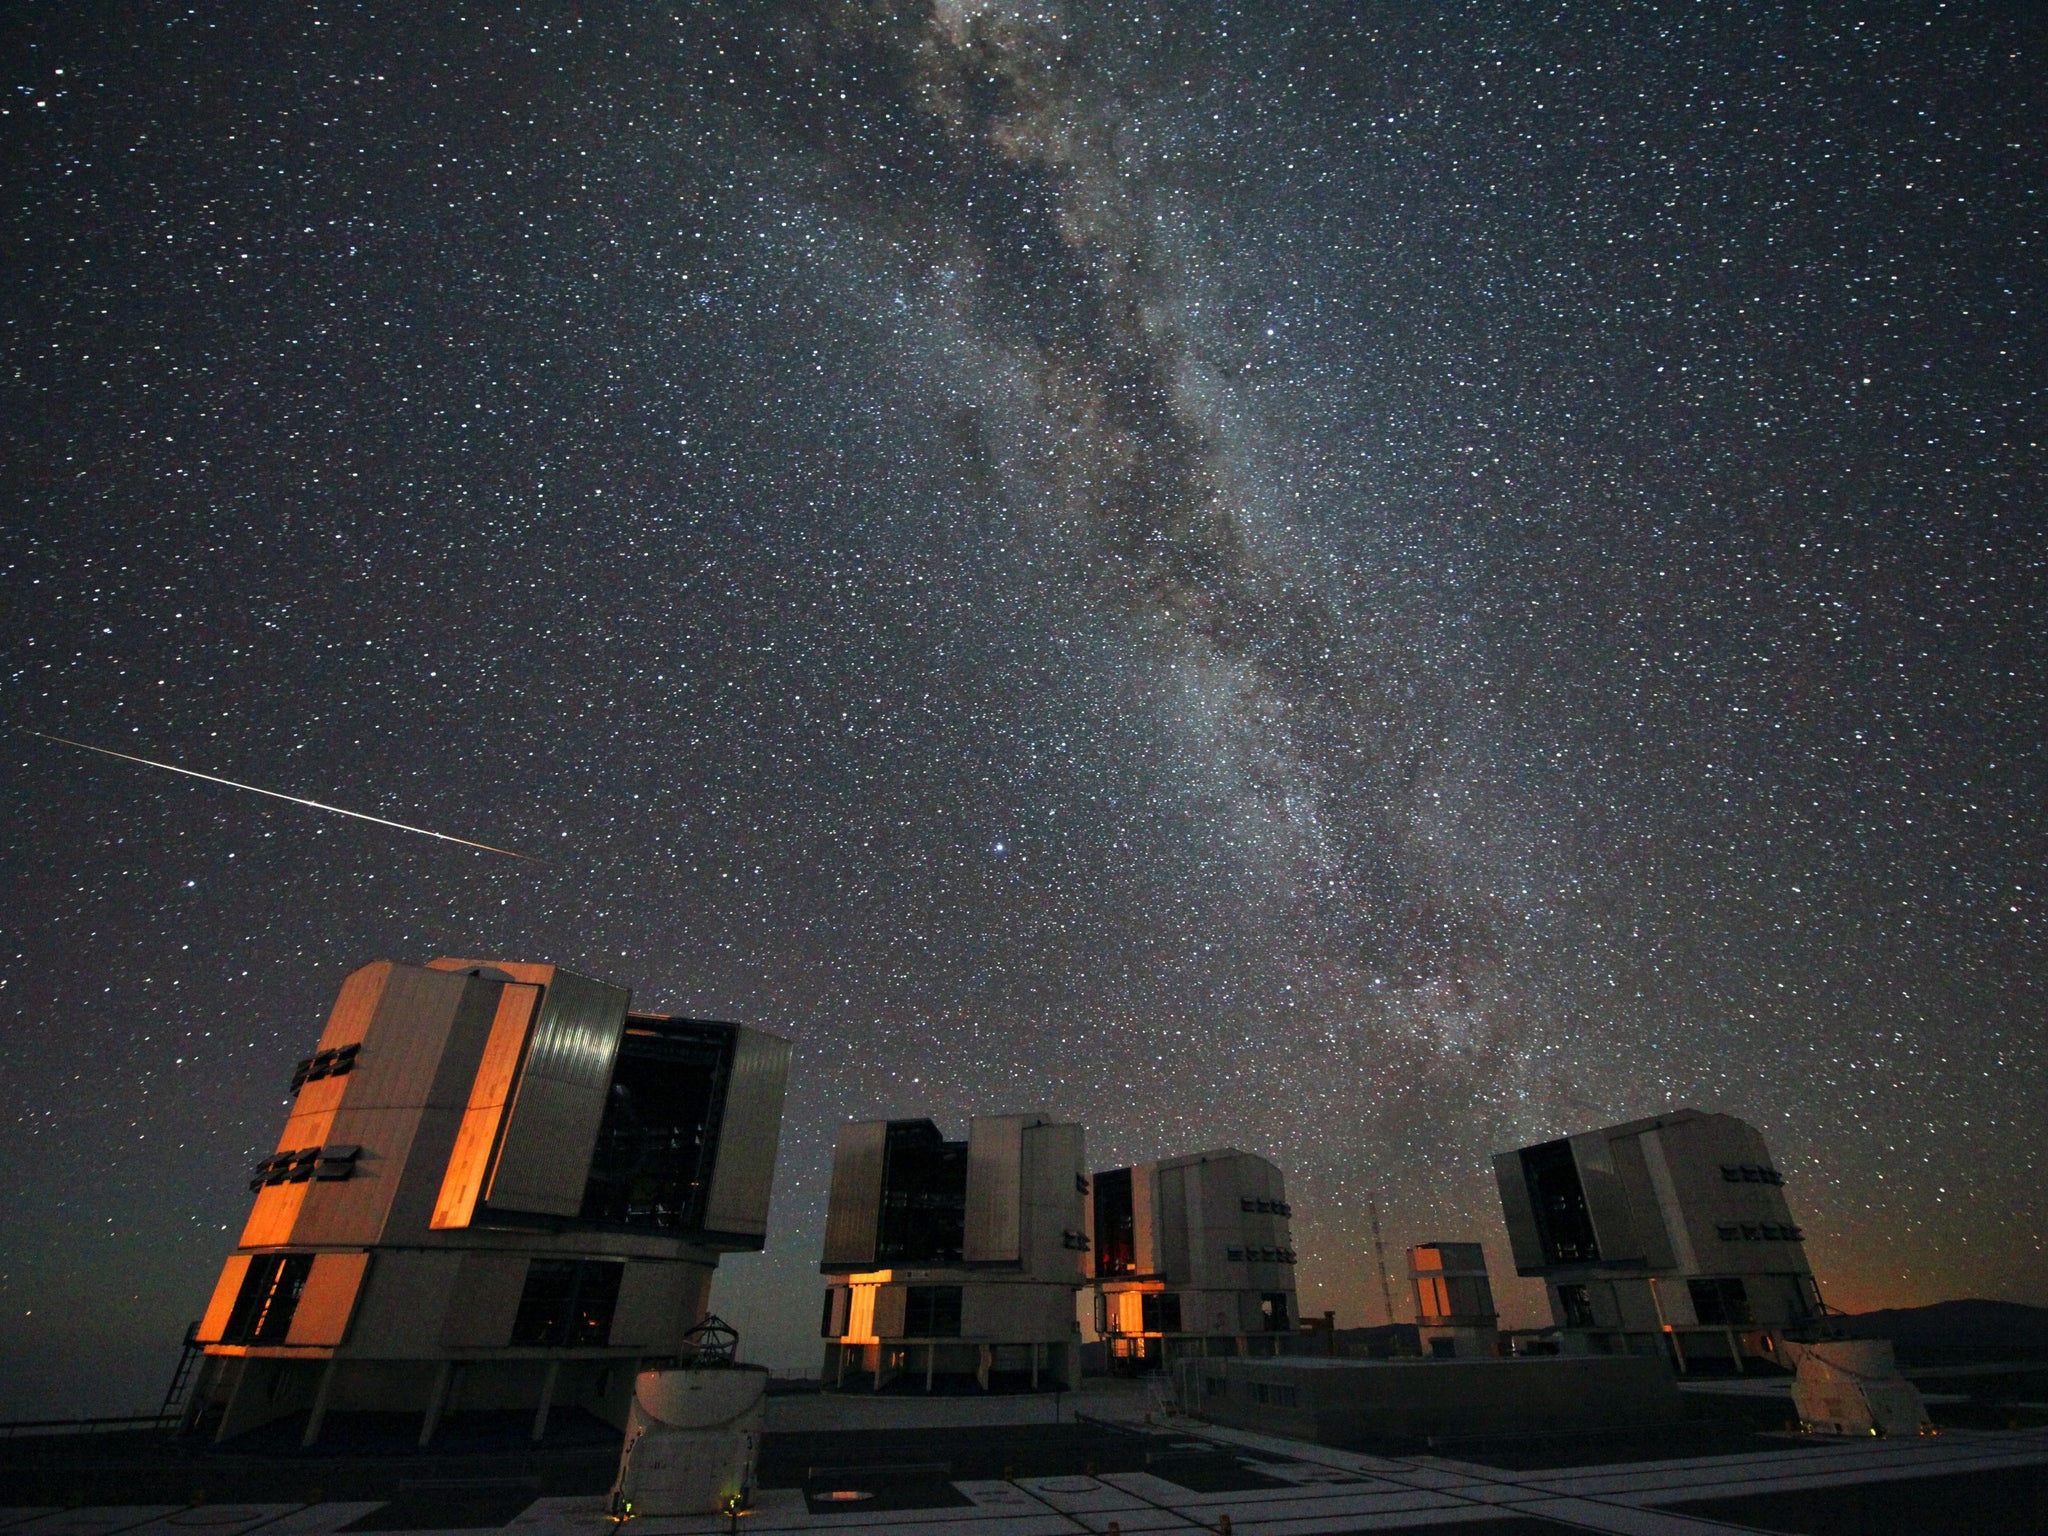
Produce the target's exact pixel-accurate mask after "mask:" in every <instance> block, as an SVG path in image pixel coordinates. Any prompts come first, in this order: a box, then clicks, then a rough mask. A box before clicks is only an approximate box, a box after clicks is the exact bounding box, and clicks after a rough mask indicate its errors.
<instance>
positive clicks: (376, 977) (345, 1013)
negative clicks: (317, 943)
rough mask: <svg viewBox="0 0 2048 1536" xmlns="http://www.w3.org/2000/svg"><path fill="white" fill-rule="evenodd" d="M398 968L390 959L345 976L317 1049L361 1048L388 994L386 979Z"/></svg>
mask: <svg viewBox="0 0 2048 1536" xmlns="http://www.w3.org/2000/svg"><path fill="white" fill-rule="evenodd" d="M396 969H398V967H397V966H396V965H395V964H393V963H392V962H391V961H389V960H372V961H371V962H370V963H369V964H368V965H364V966H358V967H357V968H356V969H355V970H353V971H350V972H349V973H348V975H347V976H345V977H343V978H342V982H341V991H340V992H338V993H337V994H336V995H335V998H334V1007H333V1008H332V1009H331V1010H330V1011H329V1013H328V1015H327V1027H326V1028H325V1029H323V1030H321V1031H320V1044H319V1045H318V1046H317V1047H316V1049H318V1050H323V1051H333V1050H339V1049H340V1048H341V1047H342V1046H344V1045H360V1044H361V1043H362V1041H363V1037H364V1036H366V1035H367V1034H369V1032H370V1020H371V1019H372V1018H373V1017H374V1016H375V1015H376V1012H377V1004H378V1002H379V1000H380V999H381V998H382V997H383V995H384V983H385V980H386V978H388V977H389V976H390V974H391V972H393V971H394V970H396Z"/></svg>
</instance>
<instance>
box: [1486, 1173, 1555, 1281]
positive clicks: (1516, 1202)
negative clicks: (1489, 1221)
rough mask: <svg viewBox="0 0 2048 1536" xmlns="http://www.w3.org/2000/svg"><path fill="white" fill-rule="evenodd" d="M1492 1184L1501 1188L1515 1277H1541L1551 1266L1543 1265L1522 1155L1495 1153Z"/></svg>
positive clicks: (1533, 1206) (1503, 1216) (1502, 1205)
mask: <svg viewBox="0 0 2048 1536" xmlns="http://www.w3.org/2000/svg"><path fill="white" fill-rule="evenodd" d="M1493 1181H1494V1183H1495V1184H1496V1185H1498V1186H1499V1188H1500V1213H1501V1219H1502V1220H1503V1221H1504V1222H1505V1223H1506V1224H1507V1229H1508V1247H1509V1248H1510V1249H1511V1250H1512V1251H1513V1253H1514V1256H1515V1273H1516V1274H1518V1275H1540V1274H1542V1273H1543V1272H1544V1270H1545V1269H1546V1268H1548V1266H1547V1265H1546V1264H1545V1263H1544V1262H1543V1239H1542V1237H1541V1236H1540V1235H1539V1234H1538V1233H1537V1230H1536V1205H1535V1202H1534V1201H1532V1200H1531V1199H1530V1198H1529V1180H1528V1178H1527V1177H1526V1176H1525V1175H1524V1174H1523V1172H1522V1154H1521V1153H1520V1152H1496V1153H1494V1155H1493Z"/></svg>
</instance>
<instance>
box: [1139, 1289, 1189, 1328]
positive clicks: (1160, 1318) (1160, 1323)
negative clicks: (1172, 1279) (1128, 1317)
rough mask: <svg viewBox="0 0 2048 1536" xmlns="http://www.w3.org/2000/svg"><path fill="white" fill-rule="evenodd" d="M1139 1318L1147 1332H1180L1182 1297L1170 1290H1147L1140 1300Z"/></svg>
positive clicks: (1141, 1325)
mask: <svg viewBox="0 0 2048 1536" xmlns="http://www.w3.org/2000/svg"><path fill="white" fill-rule="evenodd" d="M1138 1319H1139V1326H1140V1327H1142V1328H1143V1329H1144V1330H1145V1332H1147V1333H1179V1332H1180V1297H1178V1296H1176V1295H1174V1294H1173V1293H1172V1292H1170V1291H1147V1292H1146V1293H1145V1294H1144V1295H1143V1296H1142V1297H1140V1298H1139V1301H1138Z"/></svg>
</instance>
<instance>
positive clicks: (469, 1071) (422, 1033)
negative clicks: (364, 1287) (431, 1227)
mask: <svg viewBox="0 0 2048 1536" xmlns="http://www.w3.org/2000/svg"><path fill="white" fill-rule="evenodd" d="M500 985H501V984H500V983H497V982H489V981H479V980H475V979H472V978H471V977H468V976H463V975H453V974H450V973H448V972H445V971H435V970H429V969H427V968H426V967H424V966H412V965H401V966H393V967H392V968H391V971H390V974H389V977H388V979H387V981H386V984H385V987H384V991H383V995H382V996H381V997H380V998H379V999H378V1004H377V1011H376V1014H375V1016H374V1017H373V1018H372V1019H371V1020H370V1026H369V1031H368V1033H367V1034H366V1035H365V1036H364V1038H363V1049H362V1054H361V1055H360V1056H359V1057H357V1058H356V1062H357V1064H356V1068H355V1070H354V1071H353V1072H351V1073H349V1074H348V1075H347V1076H346V1077H344V1078H342V1079H341V1081H342V1082H343V1083H344V1084H346V1087H345V1089H344V1092H343V1097H342V1100H341V1103H340V1106H339V1107H338V1108H337V1109H336V1111H335V1114H334V1120H333V1123H332V1124H331V1125H330V1126H329V1127H328V1130H327V1135H326V1138H325V1140H326V1141H328V1142H332V1143H337V1144H341V1145H347V1146H357V1147H360V1148H362V1151H361V1153H360V1154H359V1155H358V1156H357V1158H356V1160H355V1170H354V1172H353V1174H352V1175H351V1176H350V1177H349V1178H346V1179H340V1180H336V1181H334V1182H331V1183H321V1182H315V1183H313V1184H309V1185H305V1186H302V1187H303V1188H305V1189H306V1191H307V1194H306V1198H305V1206H304V1208H303V1209H302V1211H301V1212H300V1215H299V1219H298V1221H297V1223H296V1224H295V1225H294V1227H293V1229H292V1236H291V1241H293V1242H295V1243H318V1244H335V1245H341V1244H347V1245H350V1246H354V1245H356V1244H363V1245H369V1244H373V1243H381V1242H391V1241H397V1240H409V1239H411V1238H413V1237H416V1236H419V1235H422V1234H423V1233H424V1231H425V1229H426V1223H427V1218H428V1216H429V1215H430V1213H431V1210H432V1201H433V1194H434V1191H436V1190H437V1189H438V1188H439V1187H440V1184H441V1180H442V1177H443V1174H444V1172H445V1165H446V1160H447V1155H448V1148H449V1146H450V1145H451V1144H452V1143H453V1140H454V1135H455V1128H456V1125H457V1124H458V1123H459V1120H460V1106H461V1103H462V1100H463V1095H464V1092H465V1091H466V1089H467V1086H468V1082H469V1080H470V1079H471V1078H472V1077H474V1075H475V1072H476V1062H477V1058H478V1057H479V1056H480V1055H481V1054H482V1052H483V1046H484V1041H485V1039H486V1037H487V1036H488V1033H489V1030H490V1022H491V1016H492V1014H493V1012H494V1011H495V1008H496V1004H497V994H498V992H499V989H500ZM330 1081H331V1079H330ZM309 1086H311V1085H309ZM408 1195H409V1198H407V1196H408Z"/></svg>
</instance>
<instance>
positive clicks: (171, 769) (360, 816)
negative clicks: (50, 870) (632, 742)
mask: <svg viewBox="0 0 2048 1536" xmlns="http://www.w3.org/2000/svg"><path fill="white" fill-rule="evenodd" d="M28 734H29V735H31V736H40V737H42V738H43V740H45V741H54V742H58V743H60V744H61V745H63V746H67V747H82V748H83V749H84V750H86V751H87V752H98V753H100V754H102V755H103V756H106V757H118V758H120V759H121V760H122V761H124V762H130V763H141V764H142V765H143V766H144V767H145V768H161V769H163V770H164V771H165V772H166V773H182V774H184V775H185V776H186V777H187V778H190V779H204V780H206V782H207V783H209V784H225V785H227V787H228V788H229V789H246V790H247V791H249V793H250V794H252V795H268V796H270V798H271V799H273V800H289V801H290V802H291V803H292V804H293V805H310V806H311V807H312V808H313V809H314V810H316V811H332V812H333V813H334V814H335V815H337V816H353V817H354V818H355V819H356V820H357V821H374V822H375V823H376V824H377V825H378V826H380V827H396V828H397V829H398V830H399V831H400V832H417V833H418V834H419V835H420V836H421V837H433V838H438V839H440V840H441V841H442V842H444V843H460V844H461V845H462V846H463V847H465V848H481V849H483V851H484V852H485V853H502V854H504V855H505V856H506V857H507V858H511V859H531V858H532V857H533V855H531V854H527V853H516V852H514V851H513V850H512V849H510V848H494V847H492V846H491V844H489V843H476V842H471V841H470V840H469V839H468V838H466V837H451V836H449V835H448V834H447V833H446V832H430V831H428V830H427V828H425V827H409V826H407V825H406V824H405V823H404V822H402V821H390V820H387V819H386V818H384V817H382V816H372V815H369V814H368V813H366V812H363V811H351V810H349V809H347V808H346V807H344V806H339V805H329V804H327V803H326V802H325V801H323V800H308V799H307V798H306V797H305V796H303V795H287V794H284V793H282V792H281V791H278V790H275V789H259V788H258V787H257V786H256V785H254V784H240V783H237V782H236V781H235V780H233V779H223V778H221V777H220V776H219V775H218V774H212V773H201V772H200V771H199V770H198V769H196V768H180V767H179V766H178V765H177V764H176V763H159V762H157V761H155V760H154V759H153V758H147V757H136V756H135V755H134V754H133V753H129V752H116V751H115V750H114V749H113V748H112V747H96V746H94V745H93V744H92V743H91V742H89V741H73V740H71V739H70V738H69V737H66V736H52V735H51V734H50V733H49V732H48V731H29V732H28ZM536 862H538V861H536Z"/></svg>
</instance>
